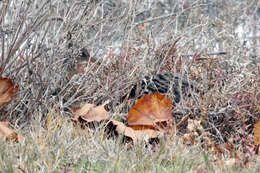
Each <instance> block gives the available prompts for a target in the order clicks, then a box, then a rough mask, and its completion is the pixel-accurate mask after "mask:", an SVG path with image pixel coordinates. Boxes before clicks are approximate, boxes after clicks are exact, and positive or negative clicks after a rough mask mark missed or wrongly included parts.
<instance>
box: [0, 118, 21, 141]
mask: <svg viewBox="0 0 260 173" xmlns="http://www.w3.org/2000/svg"><path fill="white" fill-rule="evenodd" d="M1 138H4V139H5V140H7V141H9V140H12V141H14V142H19V140H20V137H19V136H18V134H17V133H16V132H15V131H14V130H12V129H10V128H8V122H0V139H1Z"/></svg>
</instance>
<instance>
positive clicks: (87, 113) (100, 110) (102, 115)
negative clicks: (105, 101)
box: [73, 104, 110, 122]
mask: <svg viewBox="0 0 260 173" xmlns="http://www.w3.org/2000/svg"><path fill="white" fill-rule="evenodd" d="M73 114H74V117H73V120H75V121H78V120H79V118H81V119H82V120H84V121H86V122H94V121H97V122H100V121H102V120H107V119H109V118H110V116H109V113H108V112H107V111H106V110H105V109H104V106H103V105H101V106H95V105H93V104H85V105H84V106H82V107H76V108H74V110H73Z"/></svg>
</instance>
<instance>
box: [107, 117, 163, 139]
mask: <svg viewBox="0 0 260 173" xmlns="http://www.w3.org/2000/svg"><path fill="white" fill-rule="evenodd" d="M111 123H112V124H113V126H116V127H115V128H114V129H115V131H116V132H117V133H118V134H122V135H124V136H126V137H128V138H130V139H131V140H132V141H133V143H136V142H137V141H142V140H144V141H148V140H149V139H152V138H157V137H159V136H160V135H162V134H163V132H160V131H157V130H152V129H145V130H134V129H132V128H130V127H127V126H126V125H125V124H124V123H122V122H119V121H116V120H111ZM109 128H111V127H109Z"/></svg>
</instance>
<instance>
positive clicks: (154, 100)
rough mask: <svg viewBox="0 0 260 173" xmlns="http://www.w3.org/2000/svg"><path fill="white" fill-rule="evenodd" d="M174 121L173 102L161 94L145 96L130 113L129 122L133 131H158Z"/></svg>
mask: <svg viewBox="0 0 260 173" xmlns="http://www.w3.org/2000/svg"><path fill="white" fill-rule="evenodd" d="M171 120H172V101H171V99H168V98H166V97H165V96H164V95H161V94H160V93H159V92H155V93H154V94H145V95H144V96H142V97H141V98H140V99H139V100H138V101H137V103H136V104H135V105H134V106H133V108H132V109H131V110H130V111H129V113H128V116H127V122H128V125H129V127H131V128H133V129H151V127H152V128H154V129H157V128H158V126H160V127H162V126H163V127H165V126H166V125H167V124H169V122H170V121H171Z"/></svg>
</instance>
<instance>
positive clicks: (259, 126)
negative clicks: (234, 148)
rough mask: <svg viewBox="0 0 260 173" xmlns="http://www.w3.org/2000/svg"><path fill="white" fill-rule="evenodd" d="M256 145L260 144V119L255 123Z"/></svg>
mask: <svg viewBox="0 0 260 173" xmlns="http://www.w3.org/2000/svg"><path fill="white" fill-rule="evenodd" d="M254 141H255V145H260V120H259V121H258V122H257V123H256V124H255V125H254Z"/></svg>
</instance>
